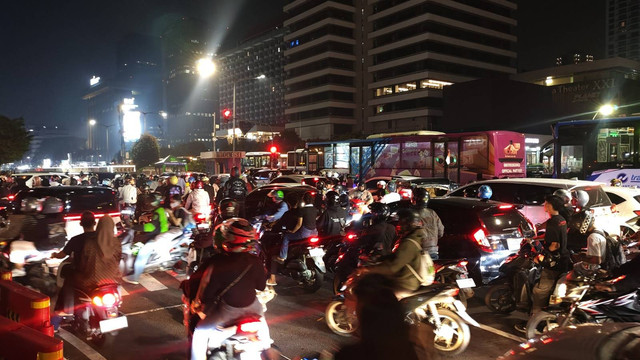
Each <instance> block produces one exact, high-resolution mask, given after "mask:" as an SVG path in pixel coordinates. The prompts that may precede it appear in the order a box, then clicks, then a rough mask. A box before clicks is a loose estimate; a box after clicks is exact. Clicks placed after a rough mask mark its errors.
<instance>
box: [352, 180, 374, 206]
mask: <svg viewBox="0 0 640 360" xmlns="http://www.w3.org/2000/svg"><path fill="white" fill-rule="evenodd" d="M349 199H357V200H361V201H363V202H364V205H366V206H369V205H371V203H372V202H373V195H371V193H370V192H369V190H367V188H366V186H365V183H364V182H359V183H358V187H357V188H355V189H353V190H351V191H350V192H349Z"/></svg>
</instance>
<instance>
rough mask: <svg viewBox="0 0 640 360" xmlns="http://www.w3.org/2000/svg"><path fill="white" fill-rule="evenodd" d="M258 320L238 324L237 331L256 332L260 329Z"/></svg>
mask: <svg viewBox="0 0 640 360" xmlns="http://www.w3.org/2000/svg"><path fill="white" fill-rule="evenodd" d="M260 325H261V324H260V321H250V322H245V323H242V324H240V325H238V332H242V333H257V332H258V330H260Z"/></svg>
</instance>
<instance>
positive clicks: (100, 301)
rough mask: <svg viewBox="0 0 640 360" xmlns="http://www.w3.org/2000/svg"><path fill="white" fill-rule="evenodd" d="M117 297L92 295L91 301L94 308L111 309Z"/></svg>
mask: <svg viewBox="0 0 640 360" xmlns="http://www.w3.org/2000/svg"><path fill="white" fill-rule="evenodd" d="M118 300H119V295H118V294H116V293H110V292H107V293H103V294H100V295H94V296H93V298H92V299H91V301H92V302H93V304H94V305H95V306H100V307H106V308H108V307H112V306H114V305H116V304H117V303H118Z"/></svg>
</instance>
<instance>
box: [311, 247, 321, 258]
mask: <svg viewBox="0 0 640 360" xmlns="http://www.w3.org/2000/svg"><path fill="white" fill-rule="evenodd" d="M309 255H310V256H311V257H316V256H319V257H323V256H324V249H322V248H313V249H309Z"/></svg>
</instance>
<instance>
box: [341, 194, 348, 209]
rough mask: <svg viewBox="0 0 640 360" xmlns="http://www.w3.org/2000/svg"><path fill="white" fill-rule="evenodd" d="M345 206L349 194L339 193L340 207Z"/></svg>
mask: <svg viewBox="0 0 640 360" xmlns="http://www.w3.org/2000/svg"><path fill="white" fill-rule="evenodd" d="M347 206H349V195H347V194H346V193H344V194H340V207H343V208H346V207H347Z"/></svg>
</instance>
